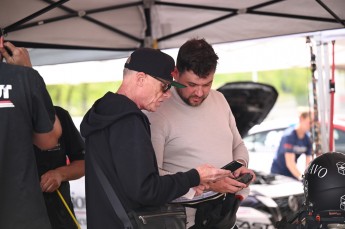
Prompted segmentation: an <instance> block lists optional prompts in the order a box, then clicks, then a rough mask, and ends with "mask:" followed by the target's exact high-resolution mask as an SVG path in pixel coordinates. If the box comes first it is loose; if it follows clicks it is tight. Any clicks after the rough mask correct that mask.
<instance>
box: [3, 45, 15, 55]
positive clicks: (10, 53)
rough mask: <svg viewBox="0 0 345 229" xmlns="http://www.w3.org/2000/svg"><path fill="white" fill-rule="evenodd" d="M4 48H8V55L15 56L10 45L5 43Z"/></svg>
mask: <svg viewBox="0 0 345 229" xmlns="http://www.w3.org/2000/svg"><path fill="white" fill-rule="evenodd" d="M4 48H5V49H6V52H7V53H8V55H10V56H13V53H12V51H11V49H10V48H9V47H7V46H5V45H4Z"/></svg>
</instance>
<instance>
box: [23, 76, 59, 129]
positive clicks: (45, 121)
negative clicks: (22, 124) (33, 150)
mask: <svg viewBox="0 0 345 229" xmlns="http://www.w3.org/2000/svg"><path fill="white" fill-rule="evenodd" d="M29 74H30V76H29V77H31V78H32V80H30V81H29V83H30V87H31V88H32V95H31V96H32V114H33V115H32V123H33V128H34V131H35V132H36V133H47V132H49V131H51V130H52V129H53V124H54V122H55V110H54V107H53V103H52V100H51V98H50V95H49V93H48V91H47V88H46V85H45V83H44V81H43V78H42V77H41V76H40V75H39V74H38V72H37V71H35V70H32V71H30V73H29Z"/></svg>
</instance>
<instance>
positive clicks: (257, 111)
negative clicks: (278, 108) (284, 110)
mask: <svg viewBox="0 0 345 229" xmlns="http://www.w3.org/2000/svg"><path fill="white" fill-rule="evenodd" d="M217 90H218V91H219V92H221V93H223V94H224V96H225V98H226V100H227V101H228V103H229V105H230V107H231V110H232V113H233V114H234V116H235V119H236V124H237V128H238V131H239V132H240V134H241V136H242V137H244V136H246V135H247V134H248V131H249V130H250V129H251V128H252V127H253V126H255V125H257V124H260V123H261V122H262V121H263V120H264V119H265V118H266V116H267V115H268V113H269V112H270V111H271V109H272V108H273V106H274V104H275V103H276V101H277V98H278V92H277V90H276V89H275V88H274V87H273V86H271V85H268V84H263V83H256V82H251V81H243V82H233V83H227V84H225V85H223V86H221V87H220V88H218V89H217Z"/></svg>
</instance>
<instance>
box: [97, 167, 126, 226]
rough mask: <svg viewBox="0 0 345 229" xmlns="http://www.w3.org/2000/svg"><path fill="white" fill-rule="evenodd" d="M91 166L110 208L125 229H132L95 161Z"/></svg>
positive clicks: (121, 206)
mask: <svg viewBox="0 0 345 229" xmlns="http://www.w3.org/2000/svg"><path fill="white" fill-rule="evenodd" d="M91 164H93V165H94V166H93V167H94V169H95V171H96V175H97V177H98V179H99V181H100V182H101V184H102V187H103V189H104V191H105V193H106V194H107V196H108V199H109V201H110V203H111V206H112V207H113V209H114V211H115V212H116V215H117V216H118V217H119V218H120V220H121V221H122V223H123V225H124V227H125V228H126V229H133V225H132V223H131V221H130V220H129V218H128V215H127V213H126V211H125V209H124V207H123V205H122V204H121V202H120V200H119V198H118V197H117V195H116V193H115V192H114V190H113V189H112V188H111V185H110V183H109V180H108V179H107V177H106V176H105V174H104V173H103V171H102V170H101V168H100V167H99V165H98V163H97V162H96V160H93V163H91Z"/></svg>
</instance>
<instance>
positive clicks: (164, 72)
mask: <svg viewBox="0 0 345 229" xmlns="http://www.w3.org/2000/svg"><path fill="white" fill-rule="evenodd" d="M125 68H128V69H130V70H133V71H137V72H144V73H146V74H148V75H151V76H154V77H159V78H161V79H163V80H166V81H169V82H170V83H171V85H172V86H174V87H177V88H184V87H186V86H185V85H183V84H180V83H178V82H176V81H174V79H173V77H172V76H171V73H172V72H173V71H174V68H175V61H174V59H173V58H172V57H171V56H169V55H168V54H166V53H164V52H161V51H160V50H157V49H152V48H139V49H137V50H135V51H134V52H133V53H132V54H131V56H130V57H129V58H128V59H127V62H126V63H125Z"/></svg>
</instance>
